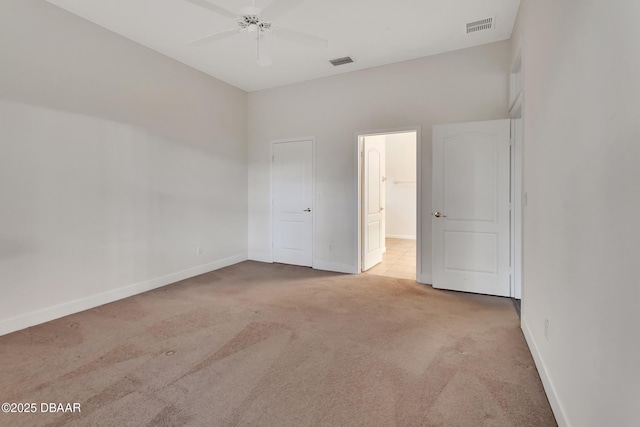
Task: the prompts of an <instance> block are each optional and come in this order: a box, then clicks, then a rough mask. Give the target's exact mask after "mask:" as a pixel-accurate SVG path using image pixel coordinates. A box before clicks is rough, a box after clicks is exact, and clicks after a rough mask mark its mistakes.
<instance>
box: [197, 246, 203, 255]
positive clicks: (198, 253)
mask: <svg viewBox="0 0 640 427" xmlns="http://www.w3.org/2000/svg"><path fill="white" fill-rule="evenodd" d="M196 255H202V246H198V247H197V248H196Z"/></svg>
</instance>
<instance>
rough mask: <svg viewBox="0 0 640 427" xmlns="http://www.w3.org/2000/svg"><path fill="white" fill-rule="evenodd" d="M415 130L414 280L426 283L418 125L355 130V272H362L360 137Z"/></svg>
mask: <svg viewBox="0 0 640 427" xmlns="http://www.w3.org/2000/svg"><path fill="white" fill-rule="evenodd" d="M404 132H415V133H416V178H417V179H416V181H417V187H416V198H417V200H416V202H417V203H416V281H417V282H418V283H426V282H424V280H423V279H422V216H421V213H420V210H421V209H422V128H421V127H420V126H407V127H398V128H392V129H377V130H367V131H360V132H355V144H354V145H355V151H356V152H355V154H356V155H355V162H356V167H355V171H356V176H355V177H354V182H355V185H356V189H355V194H356V196H357V198H356V218H355V223H356V233H355V236H354V239H355V241H356V245H355V246H356V250H357V252H358V253H357V260H358V264H357V265H356V268H355V271H354V273H355V274H360V273H362V157H361V153H362V144H361V141H360V138H361V137H366V136H375V135H388V134H393V133H404Z"/></svg>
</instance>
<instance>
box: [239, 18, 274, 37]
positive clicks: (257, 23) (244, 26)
mask: <svg viewBox="0 0 640 427" xmlns="http://www.w3.org/2000/svg"><path fill="white" fill-rule="evenodd" d="M238 26H239V27H240V29H241V30H248V31H251V29H252V28H257V29H258V30H259V31H260V32H261V33H262V32H268V31H270V30H271V22H267V21H263V20H262V18H260V16H258V15H245V16H241V17H239V18H238Z"/></svg>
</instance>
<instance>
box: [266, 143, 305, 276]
mask: <svg viewBox="0 0 640 427" xmlns="http://www.w3.org/2000/svg"><path fill="white" fill-rule="evenodd" d="M272 176H273V178H272V179H273V181H272V185H273V261H274V262H280V263H283V264H293V265H302V266H307V267H311V266H312V264H313V212H312V209H313V142H312V141H294V142H279V143H274V144H273V168H272Z"/></svg>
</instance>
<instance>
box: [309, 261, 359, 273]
mask: <svg viewBox="0 0 640 427" xmlns="http://www.w3.org/2000/svg"><path fill="white" fill-rule="evenodd" d="M313 268H314V269H316V270H323V271H333V272H335V273H346V274H358V273H359V271H356V270H357V269H356V267H354V266H353V265H350V264H343V263H340V262H327V261H314V263H313Z"/></svg>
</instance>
